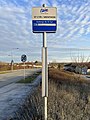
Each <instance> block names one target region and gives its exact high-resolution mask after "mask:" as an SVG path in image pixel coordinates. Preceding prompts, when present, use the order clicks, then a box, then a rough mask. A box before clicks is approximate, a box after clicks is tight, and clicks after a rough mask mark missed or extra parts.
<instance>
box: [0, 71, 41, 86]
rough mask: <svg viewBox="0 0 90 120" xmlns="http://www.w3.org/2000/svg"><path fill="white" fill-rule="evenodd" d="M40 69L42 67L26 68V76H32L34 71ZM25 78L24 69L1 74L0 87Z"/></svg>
mask: <svg viewBox="0 0 90 120" xmlns="http://www.w3.org/2000/svg"><path fill="white" fill-rule="evenodd" d="M37 71H40V69H26V70H25V76H30V75H32V74H33V73H35V72H37ZM23 78H24V70H15V71H13V72H10V73H5V74H0V88H1V87H4V86H6V85H9V84H11V83H15V82H17V81H19V80H20V79H23Z"/></svg>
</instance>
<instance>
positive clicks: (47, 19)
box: [32, 7, 57, 32]
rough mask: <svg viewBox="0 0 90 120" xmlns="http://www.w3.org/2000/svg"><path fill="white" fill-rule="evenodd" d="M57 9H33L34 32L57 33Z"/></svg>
mask: <svg viewBox="0 0 90 120" xmlns="http://www.w3.org/2000/svg"><path fill="white" fill-rule="evenodd" d="M56 13H57V9H56V7H34V8H32V29H33V32H56V29H57V14H56Z"/></svg>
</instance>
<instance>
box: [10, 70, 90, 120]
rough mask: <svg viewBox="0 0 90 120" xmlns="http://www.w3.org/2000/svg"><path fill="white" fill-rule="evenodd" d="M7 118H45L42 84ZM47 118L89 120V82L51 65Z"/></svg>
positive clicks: (14, 119)
mask: <svg viewBox="0 0 90 120" xmlns="http://www.w3.org/2000/svg"><path fill="white" fill-rule="evenodd" d="M10 120H44V118H43V98H42V96H41V86H39V87H38V88H37V90H36V92H34V93H33V94H32V95H30V96H28V97H27V100H26V102H25V103H24V105H23V106H22V107H21V108H20V109H19V110H18V112H16V113H15V118H12V119H10ZM48 120H90V83H89V82H86V81H85V80H83V79H81V78H80V76H75V75H74V74H71V73H69V72H64V71H60V70H57V69H50V70H49V97H48Z"/></svg>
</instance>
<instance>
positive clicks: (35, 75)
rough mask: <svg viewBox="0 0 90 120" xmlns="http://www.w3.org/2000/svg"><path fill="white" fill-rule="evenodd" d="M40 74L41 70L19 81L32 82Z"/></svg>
mask: <svg viewBox="0 0 90 120" xmlns="http://www.w3.org/2000/svg"><path fill="white" fill-rule="evenodd" d="M40 74H41V72H37V73H34V74H33V75H31V76H28V77H26V78H25V80H24V79H21V80H20V81H18V82H17V83H31V82H32V81H33V80H35V78H36V77H37V76H38V75H40Z"/></svg>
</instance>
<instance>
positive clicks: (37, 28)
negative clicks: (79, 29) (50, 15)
mask: <svg viewBox="0 0 90 120" xmlns="http://www.w3.org/2000/svg"><path fill="white" fill-rule="evenodd" d="M32 27H33V32H55V31H56V27H57V21H56V20H33V21H32Z"/></svg>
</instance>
